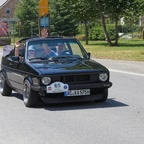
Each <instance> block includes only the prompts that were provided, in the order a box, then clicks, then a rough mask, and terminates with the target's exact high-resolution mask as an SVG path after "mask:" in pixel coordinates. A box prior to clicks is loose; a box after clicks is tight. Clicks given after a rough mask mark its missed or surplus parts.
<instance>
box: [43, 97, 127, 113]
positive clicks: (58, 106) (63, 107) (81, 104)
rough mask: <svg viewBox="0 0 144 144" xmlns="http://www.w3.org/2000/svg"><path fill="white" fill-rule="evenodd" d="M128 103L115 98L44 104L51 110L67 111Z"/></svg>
mask: <svg viewBox="0 0 144 144" xmlns="http://www.w3.org/2000/svg"><path fill="white" fill-rule="evenodd" d="M124 106H128V105H127V104H124V103H121V102H118V101H116V100H114V99H108V100H107V101H106V102H104V103H99V102H77V103H66V104H44V107H43V108H44V109H46V110H49V111H66V110H80V109H95V108H96V109H97V108H113V107H124Z"/></svg>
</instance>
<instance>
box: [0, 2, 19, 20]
mask: <svg viewBox="0 0 144 144" xmlns="http://www.w3.org/2000/svg"><path fill="white" fill-rule="evenodd" d="M18 1H19V0H7V1H6V2H5V3H4V4H3V5H2V6H0V19H1V18H13V17H14V10H15V7H16V4H18Z"/></svg>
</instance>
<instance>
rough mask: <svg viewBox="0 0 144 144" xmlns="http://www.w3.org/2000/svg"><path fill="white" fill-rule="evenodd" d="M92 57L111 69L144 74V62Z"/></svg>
mask: <svg viewBox="0 0 144 144" xmlns="http://www.w3.org/2000/svg"><path fill="white" fill-rule="evenodd" d="M92 59H93V60H95V61H97V62H99V63H100V64H102V65H104V66H106V67H107V68H108V69H109V70H118V71H126V72H132V73H139V74H144V62H138V61H124V60H107V59H96V58H92Z"/></svg>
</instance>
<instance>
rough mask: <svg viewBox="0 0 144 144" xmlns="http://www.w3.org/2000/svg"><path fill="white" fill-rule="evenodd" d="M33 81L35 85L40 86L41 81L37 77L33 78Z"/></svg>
mask: <svg viewBox="0 0 144 144" xmlns="http://www.w3.org/2000/svg"><path fill="white" fill-rule="evenodd" d="M32 81H33V85H34V86H39V81H38V79H37V78H32Z"/></svg>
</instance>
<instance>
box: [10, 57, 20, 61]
mask: <svg viewBox="0 0 144 144" xmlns="http://www.w3.org/2000/svg"><path fill="white" fill-rule="evenodd" d="M11 58H12V60H13V61H15V62H19V56H12V57H11Z"/></svg>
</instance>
